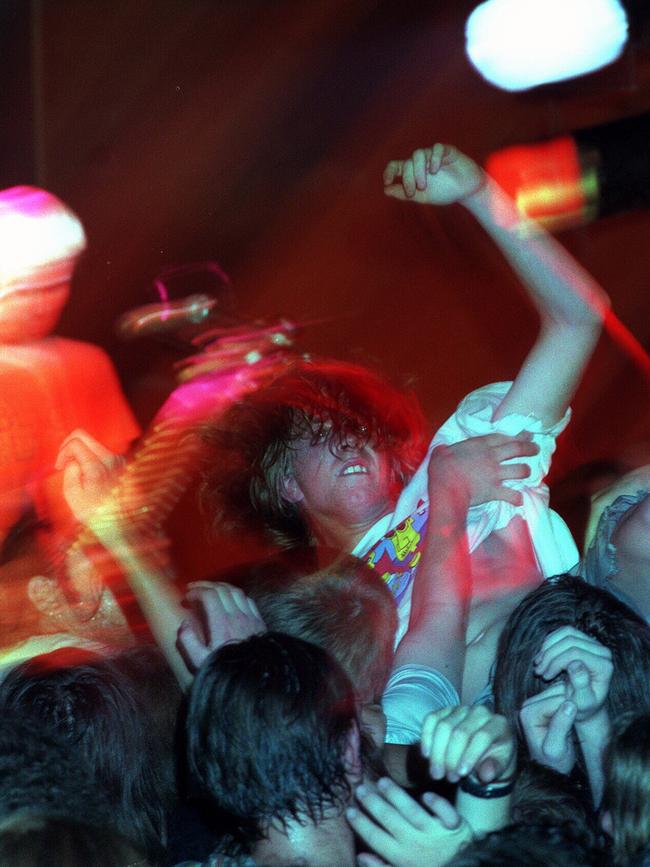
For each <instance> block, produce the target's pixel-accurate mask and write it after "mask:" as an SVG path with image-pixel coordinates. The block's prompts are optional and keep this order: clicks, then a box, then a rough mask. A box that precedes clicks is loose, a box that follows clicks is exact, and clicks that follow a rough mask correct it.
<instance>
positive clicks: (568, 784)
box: [511, 760, 601, 846]
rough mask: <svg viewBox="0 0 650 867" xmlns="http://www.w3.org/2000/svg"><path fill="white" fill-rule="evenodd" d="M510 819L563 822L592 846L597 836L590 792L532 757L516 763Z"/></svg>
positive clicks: (536, 822)
mask: <svg viewBox="0 0 650 867" xmlns="http://www.w3.org/2000/svg"><path fill="white" fill-rule="evenodd" d="M511 820H512V822H514V823H522V824H531V825H534V824H549V825H564V826H565V827H567V828H573V830H574V832H575V835H576V836H577V837H580V838H581V839H584V840H585V841H586V842H588V843H589V844H590V845H593V846H595V845H596V844H597V842H598V840H600V838H601V832H600V829H599V826H598V821H597V816H596V813H595V811H594V809H593V804H592V800H591V793H590V792H589V790H588V788H587V787H582V786H579V785H578V784H577V781H576V780H574V779H573V777H570V776H567V775H566V774H561V773H559V772H558V771H554V770H553V769H551V768H547V767H545V766H544V765H540V764H538V763H537V762H533V761H530V760H528V761H524V762H523V763H520V767H519V771H518V773H517V779H516V782H515V790H514V792H513V798H512V809H511Z"/></svg>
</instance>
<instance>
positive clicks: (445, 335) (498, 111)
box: [25, 0, 650, 478]
mask: <svg viewBox="0 0 650 867" xmlns="http://www.w3.org/2000/svg"><path fill="white" fill-rule="evenodd" d="M473 5H474V4H473V3H472V2H459V0H436V3H434V4H424V3H415V2H371V0H365V2H364V0H356V2H349V0H338V2H337V0H333V2H328V3H305V2H304V0H302V2H297V0H296V2H294V0H278V2H265V0H230V2H228V0H221V2H219V0H212V2H208V0H176V2H170V0H121V2H109V0H106V2H101V0H97V2H92V0H91V2H89V0H57V2H56V3H51V2H50V3H48V2H44V0H42V2H40V3H35V4H34V5H33V14H34V16H35V19H36V23H37V28H36V32H37V34H39V37H38V44H37V46H36V52H35V57H36V60H37V62H38V64H39V69H41V70H42V74H41V75H40V76H39V79H38V82H39V90H38V95H39V102H38V117H37V120H38V124H37V127H38V130H39V131H40V139H39V146H40V152H42V162H41V163H40V164H39V165H40V172H41V177H40V182H41V183H42V184H44V185H46V186H48V187H49V188H50V189H52V190H53V191H54V192H56V193H57V194H59V195H61V196H62V197H63V198H64V199H65V200H67V201H68V202H69V203H70V204H71V205H72V206H73V207H74V208H75V209H76V210H77V211H78V212H79V213H80V215H81V216H82V218H83V220H84V223H85V225H86V228H87V231H88V235H89V238H90V250H89V252H88V254H87V257H86V259H85V261H84V262H83V263H82V266H81V268H80V270H79V273H78V279H77V282H76V291H75V295H74V297H73V299H72V301H71V303H70V306H69V308H68V310H67V312H66V314H65V316H64V319H63V321H62V324H61V330H62V331H63V332H64V333H67V334H70V335H73V336H77V337H83V338H85V339H89V340H94V341H96V342H99V343H101V344H103V345H104V346H106V347H107V348H108V349H109V350H110V352H111V353H112V354H113V356H114V358H115V359H116V362H117V364H118V366H119V369H120V372H121V374H122V377H123V380H124V383H125V387H126V389H127V391H128V393H129V394H130V396H131V398H132V400H133V402H134V405H135V407H136V409H137V410H138V412H139V413H140V414H141V417H142V418H146V417H147V416H148V415H149V414H150V413H151V412H152V411H153V409H154V408H155V406H156V405H157V403H158V401H159V399H162V396H163V395H164V393H165V390H166V388H167V387H168V385H169V378H168V377H167V374H166V370H167V365H168V362H169V361H170V358H171V356H172V355H173V353H171V354H170V353H169V352H167V350H161V349H159V348H157V347H155V346H153V344H151V343H146V342H143V343H140V344H137V345H134V346H124V345H122V344H119V343H118V342H117V341H116V340H115V338H114V337H113V331H112V323H113V321H114V320H115V318H116V317H117V316H118V315H119V314H120V313H121V312H122V311H124V310H125V309H127V308H129V307H131V306H134V305H136V304H140V303H144V302H145V301H147V300H151V296H150V295H149V294H148V292H149V289H150V284H151V281H152V279H153V278H154V276H155V275H156V274H157V273H158V271H159V270H160V269H162V268H164V267H168V266H170V265H174V264H178V263H183V262H190V261H196V260H204V259H216V260H218V261H219V262H220V263H221V264H222V265H223V267H224V268H225V269H226V270H227V271H228V272H229V273H230V275H231V277H232V279H233V281H234V284H235V287H236V291H235V301H236V306H237V309H238V311H239V312H240V314H241V315H243V316H256V315H274V314H283V315H286V316H289V317H292V318H295V319H297V320H307V321H318V322H319V323H320V324H319V325H318V326H314V327H312V328H310V329H308V331H307V335H306V337H305V339H304V342H303V348H304V349H307V350H310V351H315V352H322V353H327V354H331V355H343V356H347V357H350V356H352V357H360V358H370V359H374V360H375V361H377V362H378V363H379V364H380V365H381V366H382V367H383V368H384V369H385V370H386V372H387V373H388V374H390V375H392V376H393V377H394V378H395V379H397V380H398V381H400V380H405V379H411V380H413V381H415V383H416V386H417V389H418V391H419V393H420V395H421V397H422V401H423V403H424V405H425V408H426V410H427V412H428V414H429V415H430V417H431V418H432V420H440V419H442V418H443V417H444V416H445V414H446V413H448V412H449V411H450V410H451V409H452V408H453V406H454V404H455V403H456V401H457V400H458V398H459V397H460V396H461V395H462V394H464V393H465V392H466V391H468V390H469V389H471V388H473V387H475V386H477V385H480V384H482V383H484V382H486V381H489V380H493V379H500V378H507V377H510V376H511V375H512V374H513V373H514V372H515V371H516V369H517V366H518V365H519V363H520V362H521V360H522V358H523V356H524V353H525V351H526V349H527V347H528V346H529V344H530V342H531V340H532V339H533V337H534V334H535V328H536V320H535V317H534V315H533V314H532V313H531V312H530V309H529V307H528V306H527V303H526V301H525V299H524V297H523V296H522V294H521V292H520V289H519V287H518V286H517V284H516V281H515V280H514V278H513V277H512V276H511V274H510V273H509V272H508V270H507V269H506V268H505V266H504V264H503V263H502V261H501V260H500V258H499V256H498V255H497V254H496V253H495V252H494V251H493V249H492V248H491V246H490V244H489V243H488V242H487V240H486V239H485V238H484V236H483V235H482V233H481V232H480V230H478V229H477V228H476V226H474V225H473V224H472V222H471V221H470V220H469V219H468V218H467V216H466V215H465V214H464V213H462V212H461V211H460V209H456V208H449V209H446V210H433V209H432V210H428V209H418V208H414V207H402V206H401V205H400V204H399V203H396V202H393V201H389V200H387V199H385V197H384V196H383V194H382V184H381V173H382V169H383V166H384V164H385V163H386V161H387V160H388V159H391V158H393V157H400V156H404V155H407V154H408V153H410V151H412V150H413V149H414V148H415V147H418V146H422V145H426V144H428V143H430V142H433V141H435V140H442V141H449V142H453V143H455V144H457V145H458V146H460V147H461V148H463V149H466V150H467V151H468V152H469V153H470V154H472V155H473V156H474V157H476V158H477V159H483V158H484V157H485V156H486V155H487V154H488V153H490V152H491V151H492V150H494V149H496V148H499V147H501V146H504V145H507V144H510V143H514V142H522V141H534V140H537V139H539V138H542V137H546V136H551V135H555V134H560V133H564V132H566V131H568V130H571V129H575V128H582V127H588V126H590V125H593V124H596V123H602V122H605V121H608V120H612V119H615V118H618V117H625V116H628V115H633V114H636V113H640V112H643V111H647V110H649V109H650V61H649V58H648V54H647V51H646V50H645V49H643V48H633V49H630V50H629V51H628V52H627V54H626V56H625V57H624V58H623V60H621V61H619V62H618V63H617V64H616V65H615V66H614V67H612V68H611V69H610V70H607V71H604V72H601V73H598V74H596V75H594V76H591V77H589V78H588V79H583V80H580V81H576V82H569V83H566V84H564V85H558V86H556V87H554V88H547V89H541V90H539V91H535V92H531V93H527V94H508V93H505V92H501V91H498V90H496V89H494V88H492V87H490V86H489V85H488V84H486V83H485V82H483V81H482V80H481V79H480V77H479V76H478V75H477V74H476V73H475V72H474V71H473V70H472V69H471V68H470V66H469V64H468V61H467V60H466V58H465V55H464V50H463V26H464V21H465V18H466V16H467V14H468V12H469V11H470V10H471V8H472V7H473ZM28 103H29V100H28V98H27V96H25V117H28V116H29V111H30V108H29V106H28ZM649 230H650V215H649V214H648V212H647V211H638V212H634V213H628V214H621V215H617V216H613V217H609V218H607V219H605V220H601V221H598V222H596V223H593V224H592V225H590V226H587V227H584V228H581V229H578V230H574V231H572V232H568V233H565V234H564V235H563V237H562V240H563V242H564V243H566V245H567V246H568V247H569V248H570V249H571V250H572V252H574V253H575V254H576V255H577V257H578V258H579V259H580V261H581V262H582V263H583V264H584V265H585V266H586V267H587V268H588V269H589V270H590V271H591V272H592V273H593V274H594V275H595V276H596V277H597V279H599V280H600V281H601V282H602V283H603V284H604V285H605V286H606V288H607V289H608V291H609V292H610V294H611V296H612V298H613V301H614V305H615V308H616V310H617V312H618V314H619V316H620V317H621V319H622V320H623V321H624V322H626V323H627V324H628V325H629V326H630V327H631V328H632V329H633V330H634V332H635V334H636V336H637V337H638V338H639V339H640V340H641V341H642V342H644V343H645V345H646V346H647V345H648V341H649V337H650V334H649V331H650V300H649V299H650V294H649V293H648V291H647V275H648V272H649V267H648V266H649V265H650V245H649V244H648V240H647V239H648V235H649ZM646 399H647V383H646V382H644V380H643V378H642V377H641V375H640V374H639V373H638V372H637V370H636V369H635V367H634V366H633V365H632V364H631V363H630V361H629V360H628V358H627V356H626V355H625V354H624V352H623V351H622V350H621V349H620V348H619V347H618V346H617V345H615V344H614V342H613V341H612V340H611V339H609V338H604V340H603V342H602V345H601V347H600V348H599V351H598V353H597V356H596V359H595V360H594V363H593V365H592V368H591V370H590V372H589V373H588V375H587V378H586V381H585V384H584V387H583V389H582V390H581V393H580V395H579V396H578V398H577V400H576V410H575V421H574V424H573V425H572V427H571V429H570V431H569V432H568V433H567V434H566V435H565V437H564V439H563V443H562V447H561V449H560V452H559V455H558V460H557V463H556V470H555V475H556V478H560V477H562V476H564V475H566V473H567V472H569V471H570V470H572V469H573V468H575V467H576V466H578V465H579V464H581V463H583V462H584V461H586V460H590V459H593V458H594V457H601V456H607V455H610V454H618V453H620V452H621V451H624V450H625V449H626V448H628V447H629V446H630V445H631V444H632V443H635V442H637V441H638V440H639V439H641V438H642V437H643V436H644V435H645V436H647V435H648V419H647V412H646V405H645V400H646ZM614 419H615V420H616V423H615V424H613V420H614Z"/></svg>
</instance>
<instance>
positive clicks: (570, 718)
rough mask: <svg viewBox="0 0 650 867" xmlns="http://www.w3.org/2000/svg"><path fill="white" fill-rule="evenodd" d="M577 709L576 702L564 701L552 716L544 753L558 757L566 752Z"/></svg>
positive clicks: (545, 739)
mask: <svg viewBox="0 0 650 867" xmlns="http://www.w3.org/2000/svg"><path fill="white" fill-rule="evenodd" d="M577 710H578V709H577V707H576V705H575V704H574V702H572V701H563V702H562V704H561V705H560V706H559V708H558V709H557V710H556V711H555V713H554V714H553V716H552V717H551V721H550V723H549V727H548V732H547V734H546V737H545V738H544V746H543V749H544V753H545V754H546V755H547V756H549V757H557V756H561V755H562V754H563V753H564V751H565V749H566V743H567V738H568V735H569V732H570V731H571V728H572V726H573V723H574V721H575V718H576V712H577Z"/></svg>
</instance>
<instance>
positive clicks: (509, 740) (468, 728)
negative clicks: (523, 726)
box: [421, 705, 516, 783]
mask: <svg viewBox="0 0 650 867" xmlns="http://www.w3.org/2000/svg"><path fill="white" fill-rule="evenodd" d="M421 750H422V755H423V756H424V757H425V758H427V759H428V760H429V773H430V774H431V776H432V777H433V779H434V780H441V779H443V777H446V778H447V779H448V780H449V782H450V783H457V782H458V780H460V778H461V777H466V776H467V775H468V774H470V773H474V774H476V776H478V778H479V779H480V780H481V781H482V782H484V783H491V782H493V781H495V780H498V779H501V778H507V777H510V776H512V774H513V773H514V768H515V761H516V756H515V739H514V737H513V734H512V732H511V730H510V726H509V725H508V722H507V720H506V718H505V717H503V716H501V715H500V714H495V713H492V712H491V711H489V710H488V709H487V708H485V707H483V706H482V705H474V706H473V707H465V706H462V705H461V706H460V707H446V708H443V709H442V710H439V711H435V712H434V713H431V714H429V715H428V716H427V717H426V719H425V721H424V725H423V727H422V741H421Z"/></svg>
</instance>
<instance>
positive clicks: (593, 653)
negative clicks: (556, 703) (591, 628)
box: [534, 626, 614, 724]
mask: <svg viewBox="0 0 650 867" xmlns="http://www.w3.org/2000/svg"><path fill="white" fill-rule="evenodd" d="M534 666H535V674H536V675H537V676H538V677H541V678H542V679H543V680H546V681H550V680H553V679H554V678H556V677H557V676H558V675H559V674H560V673H562V672H565V673H566V687H567V693H566V697H567V699H569V700H570V701H571V702H573V703H574V704H575V706H576V717H575V721H576V723H578V724H579V723H582V722H585V721H587V720H589V719H591V718H592V717H593V716H594V715H595V714H596V713H598V712H599V711H600V710H602V709H603V708H604V707H605V702H606V701H607V695H608V692H609V685H610V683H611V680H612V675H613V673H614V663H613V661H612V652H611V650H610V649H609V648H608V647H605V646H604V645H602V644H600V643H599V642H598V641H596V639H595V638H591V636H589V635H585V634H584V633H583V632H580V630H578V629H575V628H574V627H572V626H562V627H561V628H560V629H556V630H555V631H554V632H551V633H550V634H549V635H547V636H546V638H545V639H544V643H543V644H542V647H541V649H540V652H539V653H538V654H537V656H536V657H535V659H534Z"/></svg>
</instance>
